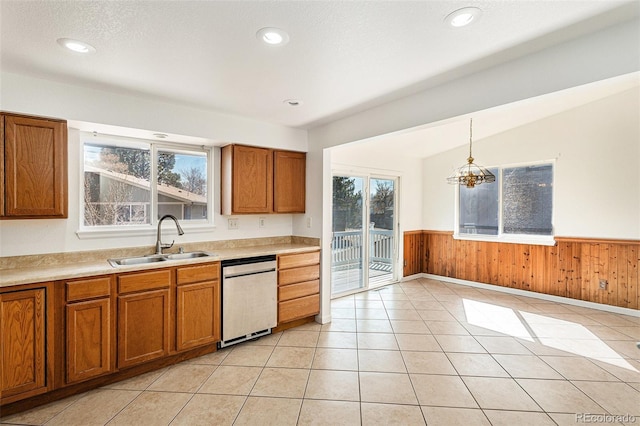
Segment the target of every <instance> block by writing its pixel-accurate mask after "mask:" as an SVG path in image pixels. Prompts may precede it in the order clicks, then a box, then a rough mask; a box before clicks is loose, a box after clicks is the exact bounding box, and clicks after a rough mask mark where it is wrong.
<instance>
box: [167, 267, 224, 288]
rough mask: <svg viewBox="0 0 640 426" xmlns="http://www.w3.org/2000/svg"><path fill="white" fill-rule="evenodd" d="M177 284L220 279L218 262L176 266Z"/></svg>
mask: <svg viewBox="0 0 640 426" xmlns="http://www.w3.org/2000/svg"><path fill="white" fill-rule="evenodd" d="M177 279H178V282H177V284H178V285H181V284H190V283H197V282H201V281H217V280H219V279H220V264H219V263H215V264H211V265H198V266H188V267H184V268H178V278H177Z"/></svg>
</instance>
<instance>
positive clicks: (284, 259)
mask: <svg viewBox="0 0 640 426" xmlns="http://www.w3.org/2000/svg"><path fill="white" fill-rule="evenodd" d="M318 263H320V252H319V251H314V252H311V253H299V254H287V255H282V256H278V269H289V268H297V267H299V266H307V265H314V264H318Z"/></svg>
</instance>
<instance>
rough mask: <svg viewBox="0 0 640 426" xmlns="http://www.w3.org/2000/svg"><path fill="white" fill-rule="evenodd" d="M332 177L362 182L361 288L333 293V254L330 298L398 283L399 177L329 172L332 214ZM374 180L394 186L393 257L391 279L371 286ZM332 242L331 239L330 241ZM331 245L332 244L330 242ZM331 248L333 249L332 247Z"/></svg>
mask: <svg viewBox="0 0 640 426" xmlns="http://www.w3.org/2000/svg"><path fill="white" fill-rule="evenodd" d="M334 177H353V178H361V179H362V181H363V187H362V256H363V259H362V264H363V267H362V280H363V282H362V287H358V288H355V289H350V290H347V291H344V292H341V293H333V252H332V255H331V260H330V268H329V270H330V271H331V277H330V288H331V298H332V299H333V298H338V297H343V296H348V295H350V294H355V293H360V292H363V291H367V290H372V289H375V288H379V287H384V286H386V285H389V284H391V283H394V282H398V281H399V276H398V273H399V270H400V268H399V263H398V262H399V260H398V259H399V256H400V246H399V235H400V222H399V220H398V218H399V199H400V197H399V193H400V191H399V187H400V176H398V175H388V174H382V173H374V172H367V171H354V170H341V169H334V170H332V171H331V194H332V196H331V200H332V205H331V212H332V213H333V178H334ZM374 179H383V180H391V181H393V185H394V200H393V209H394V215H393V217H394V219H393V220H394V224H393V225H394V226H393V255H392V272H391V278H390V280H388V281H384V282H380V283H376V284H375V285H371V283H370V280H369V269H370V255H371V253H370V251H371V247H370V244H371V237H370V232H369V223H370V211H371V210H370V207H371V188H370V185H371V181H372V180H374ZM331 233H332V236H333V214H332V217H331ZM332 240H333V239H332ZM332 245H333V242H332ZM332 248H333V247H332Z"/></svg>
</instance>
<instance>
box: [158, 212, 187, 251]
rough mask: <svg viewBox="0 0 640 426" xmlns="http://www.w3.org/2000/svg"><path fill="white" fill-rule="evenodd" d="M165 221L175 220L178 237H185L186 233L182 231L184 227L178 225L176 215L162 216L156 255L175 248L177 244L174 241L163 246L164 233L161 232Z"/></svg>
mask: <svg viewBox="0 0 640 426" xmlns="http://www.w3.org/2000/svg"><path fill="white" fill-rule="evenodd" d="M165 219H173V221H174V222H175V223H176V228H178V235H184V231H183V230H182V227H181V226H180V224H179V223H178V219H176V217H175V216H174V215H171V214H165V215H164V216H162V217H161V218H160V220H159V221H158V239H157V240H156V254H162V250H163V249H166V248H171V247H173V243H175V240H174V241H171V244H162V231H160V227H161V226H162V221H163V220H165Z"/></svg>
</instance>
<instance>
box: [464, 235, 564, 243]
mask: <svg viewBox="0 0 640 426" xmlns="http://www.w3.org/2000/svg"><path fill="white" fill-rule="evenodd" d="M453 239H454V240H467V241H484V242H489V243H509V244H531V245H538V246H555V245H556V240H555V239H554V237H553V235H544V236H542V235H500V236H498V235H495V236H494V235H483V234H455V233H454V234H453Z"/></svg>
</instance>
